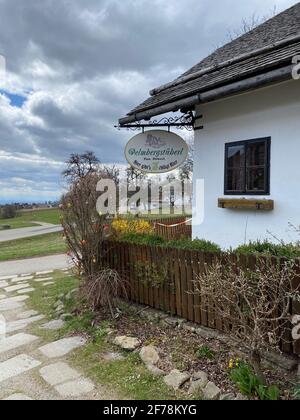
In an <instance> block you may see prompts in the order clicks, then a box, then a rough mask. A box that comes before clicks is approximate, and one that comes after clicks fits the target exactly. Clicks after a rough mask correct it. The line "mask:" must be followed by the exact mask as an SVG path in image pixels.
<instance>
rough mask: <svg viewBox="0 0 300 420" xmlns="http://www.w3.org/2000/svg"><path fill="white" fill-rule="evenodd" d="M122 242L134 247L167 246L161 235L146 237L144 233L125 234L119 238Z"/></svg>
mask: <svg viewBox="0 0 300 420" xmlns="http://www.w3.org/2000/svg"><path fill="white" fill-rule="evenodd" d="M118 240H120V241H122V242H127V243H130V244H134V245H149V246H161V245H164V244H165V240H164V238H162V237H161V236H159V235H152V234H150V235H144V234H142V233H134V232H132V233H125V234H123V235H121V236H120V238H118Z"/></svg>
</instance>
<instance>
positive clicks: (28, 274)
mask: <svg viewBox="0 0 300 420" xmlns="http://www.w3.org/2000/svg"><path fill="white" fill-rule="evenodd" d="M28 276H32V273H27V274H21V275H20V277H28Z"/></svg>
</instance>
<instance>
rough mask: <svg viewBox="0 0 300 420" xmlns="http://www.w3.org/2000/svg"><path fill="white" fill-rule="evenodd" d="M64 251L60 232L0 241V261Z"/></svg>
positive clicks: (63, 242) (64, 247)
mask: <svg viewBox="0 0 300 420" xmlns="http://www.w3.org/2000/svg"><path fill="white" fill-rule="evenodd" d="M64 252H66V243H65V241H64V239H63V237H62V233H61V232H58V233H49V234H47V235H40V236H33V237H31V238H24V239H18V240H16V241H6V242H0V261H8V260H17V259H22V258H31V257H42V256H45V255H53V254H60V253H64Z"/></svg>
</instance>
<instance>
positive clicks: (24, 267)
mask: <svg viewBox="0 0 300 420" xmlns="http://www.w3.org/2000/svg"><path fill="white" fill-rule="evenodd" d="M67 267H70V262H69V258H67V256H66V255H63V254H62V255H50V256H48V257H39V258H29V259H26V260H17V261H8V262H1V263H0V278H1V276H4V277H5V276H12V275H15V274H23V273H24V274H28V273H31V272H37V271H48V270H61V269H63V268H67ZM45 277H47V276H46V275H45ZM0 283H1V280H0ZM1 293H2V292H1Z"/></svg>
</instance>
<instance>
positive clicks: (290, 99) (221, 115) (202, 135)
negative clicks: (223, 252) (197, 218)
mask: <svg viewBox="0 0 300 420" xmlns="http://www.w3.org/2000/svg"><path fill="white" fill-rule="evenodd" d="M197 114H198V115H199V114H203V117H204V118H203V124H204V129H203V130H200V131H196V132H195V174H194V177H195V178H194V185H195V184H196V182H195V180H196V179H202V178H203V179H204V181H205V200H204V208H205V215H204V222H203V223H202V224H201V225H198V226H195V225H194V226H193V236H194V237H198V238H205V239H209V240H212V241H214V242H216V243H218V244H219V245H221V246H222V247H223V248H228V247H231V246H232V247H236V246H238V245H240V244H243V243H245V242H249V241H250V240H252V241H253V240H257V239H260V240H263V239H269V240H271V241H273V242H276V240H275V239H274V238H273V237H272V235H270V234H268V231H269V232H271V233H272V234H273V235H275V236H276V237H278V238H279V239H281V240H284V241H286V242H291V241H295V240H300V234H299V235H298V234H295V232H294V231H293V229H291V228H290V227H289V223H292V224H294V225H297V226H299V225H300V81H291V82H287V83H283V84H280V85H277V86H273V87H269V88H265V89H261V90H259V91H256V92H251V93H247V94H244V95H240V96H236V97H233V98H230V99H226V100H222V101H218V102H214V103H211V104H205V105H202V106H199V107H198V109H197ZM269 136H270V137H271V139H272V140H271V194H270V195H269V196H257V197H255V196H254V197H253V196H246V198H259V199H263V198H267V199H273V200H274V201H275V210H274V211H271V212H263V211H248V210H247V211H245V210H228V209H219V208H218V205H217V202H218V198H220V197H225V195H224V154H225V144H226V143H229V142H234V141H241V140H248V139H254V138H260V137H269ZM195 194H197V192H195ZM226 197H227V198H230V196H226ZM238 197H244V196H238ZM238 197H237V196H234V198H238ZM198 210H199V209H198Z"/></svg>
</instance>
